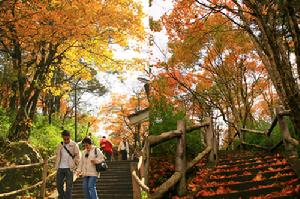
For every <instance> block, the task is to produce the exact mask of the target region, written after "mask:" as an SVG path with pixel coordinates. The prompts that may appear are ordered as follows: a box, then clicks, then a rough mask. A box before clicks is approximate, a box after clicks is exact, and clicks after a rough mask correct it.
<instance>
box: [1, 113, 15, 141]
mask: <svg viewBox="0 0 300 199" xmlns="http://www.w3.org/2000/svg"><path fill="white" fill-rule="evenodd" d="M11 118H12V115H11V114H9V113H7V112H6V111H5V109H3V108H0V138H1V139H6V137H7V136H8V130H9V127H10V125H11Z"/></svg>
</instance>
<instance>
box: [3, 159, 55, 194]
mask: <svg viewBox="0 0 300 199" xmlns="http://www.w3.org/2000/svg"><path fill="white" fill-rule="evenodd" d="M54 158H55V156H52V157H50V158H48V157H46V158H44V159H43V162H40V163H33V164H27V165H16V166H8V167H2V168H0V171H7V170H13V169H27V168H31V167H38V166H43V169H42V179H41V181H39V182H37V183H35V184H34V185H31V186H28V187H25V188H22V189H19V190H15V191H11V192H7V193H0V198H5V197H9V196H13V195H16V194H20V193H23V192H25V191H29V190H32V189H34V188H36V187H39V186H40V190H41V191H40V197H41V198H45V193H46V182H47V180H48V179H49V178H51V177H53V176H54V175H55V174H56V171H55V172H53V173H51V174H50V175H48V176H47V173H48V167H49V164H48V163H49V161H51V160H53V159H54Z"/></svg>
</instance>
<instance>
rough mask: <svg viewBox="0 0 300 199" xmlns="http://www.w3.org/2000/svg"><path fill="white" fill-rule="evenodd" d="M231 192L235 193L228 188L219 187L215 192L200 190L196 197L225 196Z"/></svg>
mask: <svg viewBox="0 0 300 199" xmlns="http://www.w3.org/2000/svg"><path fill="white" fill-rule="evenodd" d="M233 192H236V191H235V190H231V189H230V188H228V187H223V186H220V187H219V188H218V189H217V190H216V191H208V190H201V191H199V192H198V193H197V194H196V196H212V195H218V194H226V193H233Z"/></svg>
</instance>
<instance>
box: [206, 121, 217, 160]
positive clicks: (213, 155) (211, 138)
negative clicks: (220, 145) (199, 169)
mask: <svg viewBox="0 0 300 199" xmlns="http://www.w3.org/2000/svg"><path fill="white" fill-rule="evenodd" d="M209 123H210V125H209V126H208V128H207V130H206V142H207V146H210V147H211V151H210V153H209V156H208V161H209V163H211V164H215V163H216V161H217V158H218V156H217V139H216V136H215V132H214V127H213V120H212V118H209Z"/></svg>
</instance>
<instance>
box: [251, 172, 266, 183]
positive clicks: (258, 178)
mask: <svg viewBox="0 0 300 199" xmlns="http://www.w3.org/2000/svg"><path fill="white" fill-rule="evenodd" d="M262 180H264V177H263V175H262V174H261V173H258V174H257V175H256V176H255V177H254V178H253V179H252V181H255V182H256V181H262Z"/></svg>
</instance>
